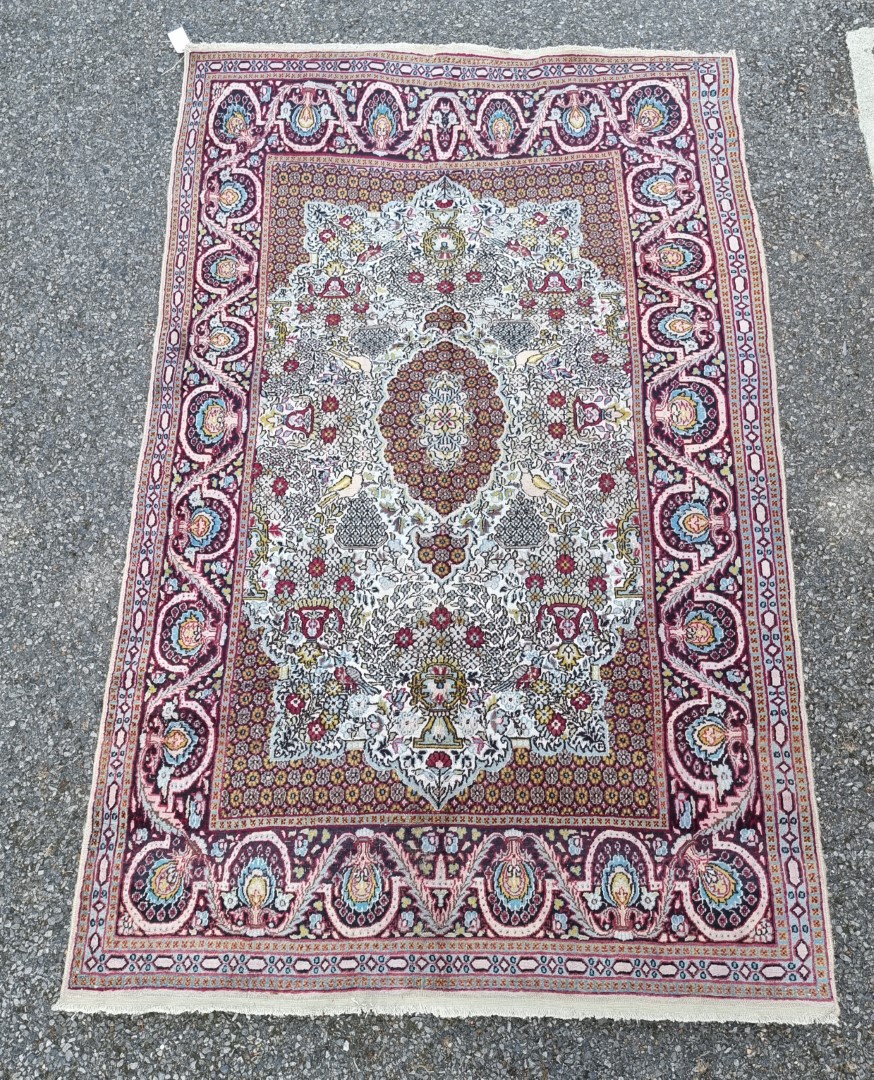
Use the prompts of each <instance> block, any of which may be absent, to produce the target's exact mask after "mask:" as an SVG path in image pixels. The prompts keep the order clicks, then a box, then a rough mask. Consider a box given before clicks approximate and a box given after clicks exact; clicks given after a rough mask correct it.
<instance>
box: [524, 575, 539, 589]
mask: <svg viewBox="0 0 874 1080" xmlns="http://www.w3.org/2000/svg"><path fill="white" fill-rule="evenodd" d="M525 588H526V589H542V588H543V577H542V575H540V574H529V575H528V577H527V578H525Z"/></svg>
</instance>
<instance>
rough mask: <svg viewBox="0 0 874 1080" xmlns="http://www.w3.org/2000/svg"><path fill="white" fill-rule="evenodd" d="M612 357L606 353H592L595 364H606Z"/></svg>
mask: <svg viewBox="0 0 874 1080" xmlns="http://www.w3.org/2000/svg"><path fill="white" fill-rule="evenodd" d="M609 359H610V357H609V356H608V355H607V354H606V353H605V352H596V353H592V363H593V364H606V363H607V361H608V360H609Z"/></svg>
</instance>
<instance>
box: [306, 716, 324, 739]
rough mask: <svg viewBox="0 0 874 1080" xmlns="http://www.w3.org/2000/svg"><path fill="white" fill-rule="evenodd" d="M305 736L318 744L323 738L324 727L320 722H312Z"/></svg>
mask: <svg viewBox="0 0 874 1080" xmlns="http://www.w3.org/2000/svg"><path fill="white" fill-rule="evenodd" d="M307 734H308V735H309V737H310V740H311V741H312V742H319V741H320V740H321V739H324V737H325V725H324V724H323V723H322V721H321V720H312V721H310V725H309V727H308V728H307Z"/></svg>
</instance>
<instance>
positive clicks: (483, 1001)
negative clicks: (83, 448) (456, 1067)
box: [52, 41, 840, 1025]
mask: <svg viewBox="0 0 874 1080" xmlns="http://www.w3.org/2000/svg"><path fill="white" fill-rule="evenodd" d="M258 50H264V51H275V52H298V51H307V52H324V51H331V50H337V51H343V52H370V51H377V50H378V51H399V52H411V53H419V54H423V55H428V56H438V55H443V54H446V53H453V52H459V51H469V52H470V53H471V54H472V55H473V56H487V57H493V58H506V59H513V58H516V59H535V58H537V57H545V56H560V55H565V54H583V55H589V56H591V55H602V56H626V57H634V56H668V57H711V58H724V59H728V60H729V61H730V63H731V70H732V86H731V102H732V110H733V114H734V120H735V122H736V124H737V131H738V165H739V178H740V180H741V182H742V185H743V194H744V198H745V200H746V204H747V208H748V210H749V212H750V216H751V220H752V226H753V233H754V236H755V240H756V246H757V251H756V255H757V257H758V260H759V268H760V273H761V289H762V298H763V302H764V316H765V337H766V342H767V350H766V351H767V358H766V359H767V362H766V363H765V364H763V365H762V375H763V377H764V376H765V375H767V379H768V380H769V383H768V388H769V390H770V395H769V396H770V402H771V409H772V430H771V434H772V438H773V441H774V450H775V457H776V461H777V472H778V476H779V491H778V492H777V503H778V506H779V510H780V514H781V519H782V520H781V526H782V534H783V545H784V555H785V559H786V570H787V598H786V602H787V605H788V608H789V615H790V620H791V626H792V638H793V640H792V643H791V644H792V646H793V649H794V655H795V665H796V676H797V680H798V708H799V717H800V721H801V741H802V745H803V750H804V766H805V771H806V779H807V787H808V792H809V796H810V816H811V823H812V826H813V829H812V832H813V842H814V847H815V850H816V860H817V869H818V872H819V885H820V890H821V894H822V907H823V921H824V924H825V943H826V953H827V957H828V960H829V975H830V983H831V991H832V997H831V1000H828V1001H812V1000H808V1001H803V1000H794V1001H786V1002H784V1001H760V1000H734V999H725V998H711V997H702V996H701V995H693V994H690V995H688V996H685V997H680V996H665V995H653V994H650V995H643V994H641V995H637V994H609V993H601V994H573V993H556V992H549V991H544V992H542V993H527V992H512V991H502V992H489V991H483V992H478V991H464V990H455V991H441V990H399V991H391V990H379V991H336V992H331V993H312V994H311V993H301V994H289V993H287V992H283V993H276V992H264V991H244V992H242V993H240V992H237V991H223V990H220V991H216V990H194V991H184V990H183V991H179V990H169V989H165V990H109V991H106V990H71V989H70V987H69V980H70V973H71V967H72V962H73V954H74V951H75V946H76V927H77V923H78V914H79V908H80V904H81V894H82V884H83V880H84V874H85V866H86V863H87V858H88V845H89V840H90V837H91V833H92V824H93V816H94V804H95V796H96V793H97V786H98V781H99V778H100V760H101V751H102V747H103V741H104V736H105V734H106V726H107V720H108V714H109V695H110V690H111V684H112V679H113V671H114V668H115V661H116V658H117V654H118V647H119V641H120V635H121V631H122V628H123V627H122V624H123V621H124V607H125V596H126V586H127V581H128V577H129V573H130V569H131V561H132V556H133V540H134V528H135V524H136V517H137V505H138V502H139V495H140V487H141V483H142V479H143V472H144V469H145V468H146V461H145V456H146V454H145V452H146V449H147V446H148V440H149V433H150V429H151V419H152V412H153V406H154V396H155V387H156V385H157V379H158V378H159V376H160V374H161V373H160V371H159V369H158V361H159V348H160V340H161V331H162V328H163V319H164V300H165V294H166V288H167V277H168V270H169V269H170V267H169V265H168V253H169V245H170V239H171V233H172V223H173V205H174V199H173V195H174V190H175V169H176V159H177V156H178V152H179V146H180V140H181V138H182V128H183V121H184V118H185V112H186V105H187V97H186V89H187V86H188V76H189V66H190V63H191V56H192V54H193V53H204V52H207V53H208V52H249V51H258ZM183 60H184V63H183V71H182V93H181V95H180V100H179V106H178V112H177V118H176V129H175V134H174V138H173V144H172V149H171V154H170V175H169V177H168V181H167V210H166V224H165V229H164V245H163V253H162V257H161V276H160V285H159V292H158V318H157V320H156V326H155V332H154V338H153V345H152V363H151V367H150V377H149V389H148V397H147V402H146V410H145V418H144V422H143V434H142V438H141V442H140V450H139V456H138V461H137V468H136V478H135V482H134V490H133V499H132V504H131V515H130V523H129V527H128V539H127V548H126V556H125V562H124V570H123V574H122V578H121V587H120V590H119V601H118V609H117V614H116V627H115V634H114V637H113V643H112V649H111V651H110V663H109V671H108V674H107V678H106V685H105V689H104V695H103V706H102V709H101V717H100V726H99V729H98V732H97V740H96V747H95V755H94V764H93V768H92V776H91V788H90V794H89V801H88V808H87V813H86V817H85V825H84V828H83V836H82V846H81V849H80V856H79V867H78V872H77V875H76V886H75V891H74V893H73V898H72V912H71V920H70V921H71V925H70V932H69V936H68V944H67V951H66V958H65V962H64V973H63V981H62V984H61V989H60V993H59V995H58V999H57V1001H55V1003H54V1004H53V1005H52V1010H53V1011H57V1012H75V1013H88V1014H95V1013H105V1014H118V1015H136V1014H142V1013H165V1014H179V1013H211V1012H234V1013H241V1014H251V1015H269V1016H282V1015H285V1016H337V1015H344V1014H345V1015H348V1014H362V1013H364V1014H371V1015H383V1016H403V1015H410V1014H431V1015H433V1016H438V1017H472V1016H506V1017H520V1018H525V1017H527V1018H537V1017H556V1018H560V1019H587V1018H588V1019H614V1020H673V1021H678V1022H719V1023H737V1022H747V1023H757V1024H769V1023H774V1024H793V1025H806V1024H830V1025H835V1024H838V1023H839V1021H840V1005H839V1003H838V997H837V989H836V983H835V971H834V960H835V952H834V943H833V938H832V928H831V917H830V907H829V895H828V884H827V879H826V872H825V862H824V858H823V850H822V841H821V835H822V834H821V828H820V823H819V809H818V802H817V798H816V791H815V787H814V778H813V768H812V752H811V746H810V739H809V731H808V717H807V710H806V707H805V699H806V696H805V683H804V673H803V667H802V657H801V644H800V634H799V628H798V614H797V604H796V590H795V571H794V564H793V559H792V541H791V535H790V527H789V514H788V502H787V496H786V478H785V464H784V457H783V443H782V438H781V434H780V414H779V403H778V399H777V369H776V362H775V354H774V343H773V334H772V327H771V301H770V288H769V282H768V270H767V265H766V260H765V247H764V240H763V236H762V231H761V226H760V223H759V215H758V211H757V209H756V205H755V203H754V201H753V199H752V193H751V186H750V179H749V173H748V169H747V161H746V136H745V132H744V126H743V121H742V117H741V110H740V102H739V97H738V89H739V74H740V72H739V64H738V57H737V53H736V52H735V50H733V49H732V50H730V51H728V52H711V51H705V52H701V51H695V50H687V49H631V48H615V49H614V48H602V47H597V46H582V45H562V46H549V47H545V48H542V49H495V48H490V47H489V46H485V45H475V44H473V43H470V42H449V43H447V44H443V45H427V44H422V43H411V42H398V41H393V42H382V43H363V44H362V43H356V44H351V43H345V42H323V43H314V42H308V43H299V42H289V43H270V42H262V43H248V42H200V43H193V42H189V43H188V44H187V45H186V46H185V50H184V57H183Z"/></svg>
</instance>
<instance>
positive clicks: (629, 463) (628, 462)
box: [625, 454, 637, 473]
mask: <svg viewBox="0 0 874 1080" xmlns="http://www.w3.org/2000/svg"><path fill="white" fill-rule="evenodd" d="M625 468H626V469H628V471H629V472H630V473H633V472H634V470H635V469H636V468H637V458H636V457H635V456H634V454H630V455H629V456H628V457H627V458H626V459H625Z"/></svg>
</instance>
